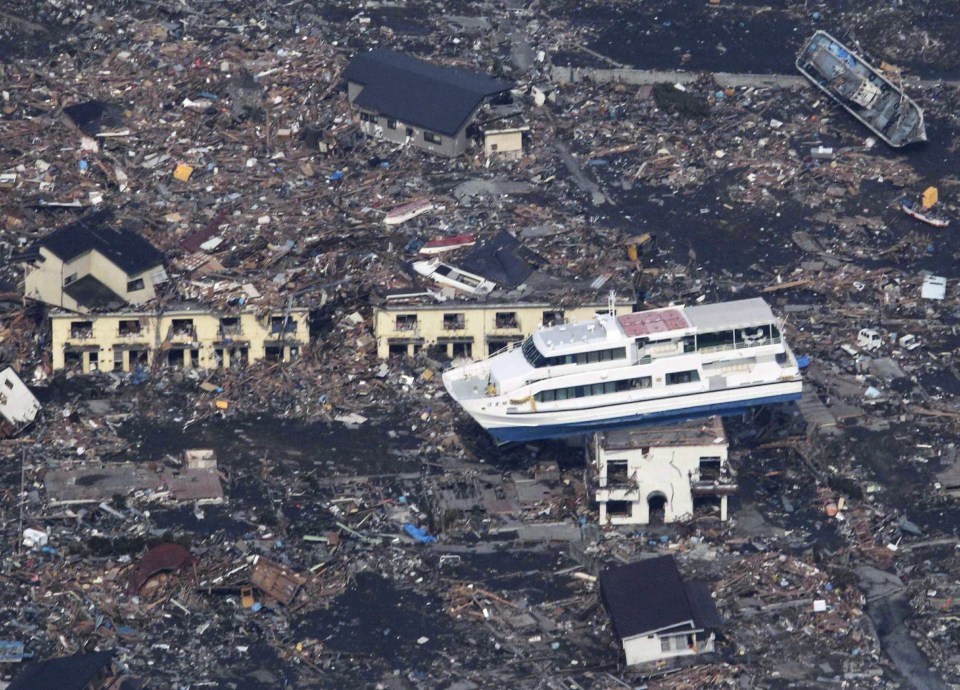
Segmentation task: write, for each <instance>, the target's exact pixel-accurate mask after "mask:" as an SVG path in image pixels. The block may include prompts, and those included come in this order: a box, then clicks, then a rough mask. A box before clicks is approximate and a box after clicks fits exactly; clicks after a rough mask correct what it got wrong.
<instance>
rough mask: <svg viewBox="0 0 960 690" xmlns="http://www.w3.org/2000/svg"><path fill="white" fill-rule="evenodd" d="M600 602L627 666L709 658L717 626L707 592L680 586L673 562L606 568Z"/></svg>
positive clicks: (663, 560)
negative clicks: (693, 656)
mask: <svg viewBox="0 0 960 690" xmlns="http://www.w3.org/2000/svg"><path fill="white" fill-rule="evenodd" d="M600 599H601V601H602V602H603V605H604V607H605V608H606V610H607V613H609V615H610V620H611V623H612V624H613V630H614V632H615V633H616V635H617V638H618V639H619V640H620V644H621V645H622V646H623V653H624V656H625V657H626V662H627V665H628V666H632V665H635V664H642V663H647V662H653V661H662V660H666V659H670V658H673V657H679V656H689V655H693V654H704V653H709V652H712V651H714V640H715V638H716V631H717V630H718V629H719V628H720V627H721V625H722V623H723V622H722V621H721V619H720V614H719V613H718V612H717V607H716V605H715V604H714V603H713V599H712V598H711V596H710V590H709V589H708V588H707V587H706V585H704V584H703V583H699V582H688V581H685V580H684V579H683V578H682V577H681V576H680V572H679V571H678V570H677V564H676V562H675V561H674V559H673V556H658V557H655V558H647V559H644V560H641V561H637V562H636V563H630V564H628V565H622V566H616V567H613V568H608V569H607V570H605V571H603V572H602V573H601V574H600Z"/></svg>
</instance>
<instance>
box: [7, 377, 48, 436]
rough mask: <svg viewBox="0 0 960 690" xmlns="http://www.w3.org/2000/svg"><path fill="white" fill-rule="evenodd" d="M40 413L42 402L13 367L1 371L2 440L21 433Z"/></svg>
mask: <svg viewBox="0 0 960 690" xmlns="http://www.w3.org/2000/svg"><path fill="white" fill-rule="evenodd" d="M39 411H40V401H39V400H37V398H36V397H35V396H34V395H33V393H32V392H31V391H30V389H29V388H27V386H26V384H25V383H24V382H23V381H21V380H20V377H19V376H17V372H15V371H14V370H13V367H7V368H5V369H3V370H2V371H0V438H2V437H8V436H14V435H16V434H18V433H20V431H22V430H23V429H24V428H25V427H26V426H28V425H29V424H30V423H31V422H33V420H34V419H35V418H36V416H37V413H38V412H39Z"/></svg>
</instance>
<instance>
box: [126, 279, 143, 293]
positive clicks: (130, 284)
mask: <svg viewBox="0 0 960 690" xmlns="http://www.w3.org/2000/svg"><path fill="white" fill-rule="evenodd" d="M143 287H144V285H143V278H137V279H136V280H128V281H127V292H136V291H137V290H142V289H143Z"/></svg>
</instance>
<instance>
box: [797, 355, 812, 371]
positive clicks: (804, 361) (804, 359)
mask: <svg viewBox="0 0 960 690" xmlns="http://www.w3.org/2000/svg"><path fill="white" fill-rule="evenodd" d="M797 366H798V367H800V368H801V369H806V368H807V367H808V366H810V356H809V355H800V356H799V357H797Z"/></svg>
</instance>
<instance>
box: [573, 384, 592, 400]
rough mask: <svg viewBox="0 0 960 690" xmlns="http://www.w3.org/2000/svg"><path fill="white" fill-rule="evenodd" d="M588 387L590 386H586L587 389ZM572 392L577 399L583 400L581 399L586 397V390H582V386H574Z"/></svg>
mask: <svg viewBox="0 0 960 690" xmlns="http://www.w3.org/2000/svg"><path fill="white" fill-rule="evenodd" d="M589 387H590V386H587V388H589ZM574 391H576V397H578V398H583V397H585V396H586V395H587V392H586V390H585V389H584V387H583V386H575V387H574Z"/></svg>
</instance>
